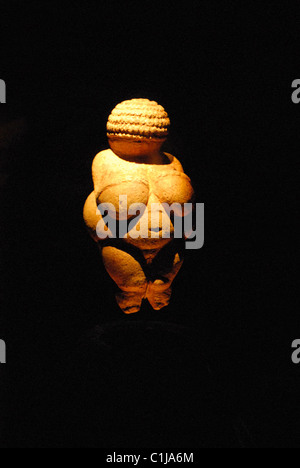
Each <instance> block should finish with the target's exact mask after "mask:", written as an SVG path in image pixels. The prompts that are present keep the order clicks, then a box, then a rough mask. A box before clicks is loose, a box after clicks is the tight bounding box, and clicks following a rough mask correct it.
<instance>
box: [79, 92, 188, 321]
mask: <svg viewBox="0 0 300 468" xmlns="http://www.w3.org/2000/svg"><path fill="white" fill-rule="evenodd" d="M169 126H170V120H169V117H168V114H167V113H166V111H165V110H164V108H163V107H162V106H160V105H158V104H157V103H156V102H154V101H149V100H148V99H132V100H130V101H124V102H122V103H120V104H118V105H117V106H116V107H115V109H113V111H112V113H111V115H110V116H109V119H108V123H107V136H108V141H109V146H110V149H107V150H105V151H101V152H100V153H99V154H97V156H96V157H95V159H94V161H93V167H92V175H93V182H94V191H93V192H92V193H91V194H90V196H89V197H88V199H87V201H86V203H85V206H84V220H85V223H86V225H87V227H88V230H89V232H90V234H91V236H92V237H93V239H94V240H95V241H96V242H97V243H98V245H99V248H100V252H101V256H102V260H103V263H104V266H105V268H106V270H107V272H108V273H109V275H110V276H111V278H112V279H113V280H114V282H115V283H116V285H117V292H116V299H117V303H118V305H119V306H120V308H121V309H122V310H123V312H125V313H126V314H131V313H135V312H138V311H139V310H140V308H141V305H142V301H143V299H148V301H149V303H150V304H151V306H152V307H153V309H155V310H160V309H162V308H163V307H165V306H167V305H168V304H169V302H170V298H171V293H172V289H171V286H172V282H173V280H174V279H175V277H176V275H177V273H178V272H179V270H180V268H181V266H182V263H183V256H184V249H185V247H184V239H177V238H175V237H176V236H174V223H175V221H174V218H176V217H183V216H186V214H187V213H186V212H185V211H184V210H183V209H182V210H181V209H180V207H183V206H185V204H191V203H193V198H194V191H193V188H192V185H191V181H190V179H189V177H188V176H187V175H186V174H185V173H184V171H183V168H182V166H181V164H180V162H179V161H178V159H176V158H175V157H174V156H172V155H171V154H168V153H165V152H162V151H161V147H162V144H163V143H164V142H165V141H166V139H167V136H168V129H169ZM125 202H126V207H125V206H124V205H125ZM171 205H173V206H175V207H177V208H176V209H175V210H173V211H171V212H168V210H166V209H164V208H162V207H164V206H171ZM100 206H104V207H105V206H113V207H114V210H112V211H110V213H109V216H110V217H114V218H115V219H114V220H113V221H114V222H115V224H121V223H122V226H123V232H122V235H119V236H115V235H112V232H110V228H109V223H105V222H103V219H104V217H106V216H105V215H104V211H101V210H99V207H100ZM128 207H131V209H128ZM132 207H133V208H134V207H135V208H137V207H138V208H139V210H137V209H136V210H134V209H132ZM143 207H144V208H143ZM174 211H175V212H174ZM111 213H113V215H112V214H111ZM153 220H156V221H154V222H153ZM106 221H107V219H106ZM124 222H125V230H124ZM166 227H168V229H166ZM101 231H102V233H103V232H104V234H105V235H101ZM118 232H119V231H118ZM137 233H138V234H137Z"/></svg>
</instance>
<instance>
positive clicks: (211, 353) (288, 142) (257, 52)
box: [0, 0, 300, 448]
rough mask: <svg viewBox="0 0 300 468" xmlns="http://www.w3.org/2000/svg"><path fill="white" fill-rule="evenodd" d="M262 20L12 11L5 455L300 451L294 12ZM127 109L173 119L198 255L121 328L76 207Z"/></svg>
mask: <svg viewBox="0 0 300 468" xmlns="http://www.w3.org/2000/svg"><path fill="white" fill-rule="evenodd" d="M261 3H262V2H237V1H236V2H235V1H226V2H219V1H218V2H217V1H213V0H210V1H194V2H168V1H161V2H159V3H155V2H149V1H144V2H139V3H138V4H136V3H133V2H119V3H117V2H114V1H110V2H104V1H101V2H95V3H93V2H89V3H88V4H87V2H76V3H75V2H74V4H73V5H72V7H69V8H68V9H65V8H63V6H62V3H57V4H56V3H55V2H39V3H36V4H34V2H18V1H9V2H8V1H7V2H1V8H0V15H1V44H0V47H1V53H0V57H1V64H0V67H1V68H0V78H2V79H4V80H5V81H6V84H7V104H6V105H5V106H4V105H2V106H1V109H0V125H1V127H0V138H1V139H0V149H1V174H2V175H1V177H2V178H1V191H0V196H1V227H0V236H1V243H2V246H3V248H2V252H1V254H2V259H1V278H2V279H1V298H2V304H3V305H2V306H1V318H0V325H1V330H0V331H1V333H0V334H1V336H0V338H2V339H5V341H6V343H7V353H8V356H7V361H8V362H7V365H6V366H3V365H2V366H1V369H0V371H1V385H0V395H1V404H0V411H1V416H2V417H1V425H0V430H1V429H2V446H3V447H123V448H126V447H151V446H158V447H162V448H165V447H171V446H173V447H299V446H300V439H299V436H300V432H299V417H300V415H299V404H298V398H297V397H296V396H298V392H299V366H296V365H294V364H292V362H291V353H292V350H291V343H292V341H293V340H294V339H296V338H300V336H299V333H300V331H299V318H298V317H297V316H298V315H299V307H298V306H297V304H296V276H295V269H296V230H295V228H296V217H297V208H296V164H297V161H298V153H299V144H298V142H299V136H298V135H299V123H300V122H299V112H300V107H297V106H296V105H294V104H293V103H292V101H291V93H292V89H291V83H292V81H293V80H294V79H296V78H300V77H299V76H298V75H299V58H298V57H299V51H297V50H296V47H295V46H296V44H297V40H298V39H299V34H298V33H297V29H298V28H299V7H295V8H296V9H295V8H294V7H293V6H292V4H290V6H289V7H288V6H287V4H286V3H281V5H279V4H278V5H274V2H271V1H265V2H263V4H264V5H263V6H262V5H261ZM133 97H148V98H149V99H155V100H157V101H158V102H159V103H161V104H162V105H163V106H164V107H165V108H166V110H167V111H168V113H169V115H170V118H171V123H172V129H171V136H170V140H169V142H168V150H169V151H170V152H173V153H174V154H175V155H176V156H177V157H178V158H179V159H180V160H181V162H182V164H183V166H184V168H185V171H186V173H187V174H188V175H190V177H191V178H192V181H193V184H194V187H195V189H196V192H197V197H198V201H199V202H204V203H205V246H204V247H203V248H202V249H201V250H199V251H190V252H189V253H188V255H187V259H186V262H185V265H184V268H183V269H182V271H181V272H180V274H179V276H178V278H177V279H176V282H175V285H174V295H173V300H172V303H171V305H170V307H169V308H168V309H166V310H163V311H161V312H154V311H152V310H151V309H150V307H149V306H148V305H147V304H145V306H144V307H143V310H142V311H141V312H140V313H139V314H136V315H133V316H125V315H123V314H122V313H121V312H120V310H119V309H118V307H117V306H116V305H115V302H114V297H113V285H112V283H111V280H110V279H109V278H108V277H107V275H106V274H105V272H104V269H103V267H102V265H101V261H100V256H99V254H98V251H97V247H96V245H95V244H94V243H93V242H92V240H91V239H90V238H89V236H88V234H87V232H86V231H85V227H84V224H83V220H82V207H83V204H84V201H85V199H86V197H87V195H88V194H89V193H90V191H91V190H92V180H91V173H90V169H91V163H92V159H93V157H94V156H95V154H96V153H97V152H98V151H100V150H102V149H105V148H106V147H107V140H106V129H105V126H106V121H107V117H108V115H109V113H110V111H111V109H112V108H113V107H114V106H115V105H116V104H117V103H118V102H120V101H122V100H125V99H130V98H133ZM297 144H298V150H296V147H297Z"/></svg>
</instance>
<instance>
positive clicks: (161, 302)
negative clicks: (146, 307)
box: [147, 241, 184, 310]
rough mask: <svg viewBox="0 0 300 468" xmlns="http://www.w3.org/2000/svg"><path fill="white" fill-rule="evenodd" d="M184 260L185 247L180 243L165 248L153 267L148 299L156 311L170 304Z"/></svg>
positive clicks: (173, 243) (156, 258)
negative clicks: (173, 284)
mask: <svg viewBox="0 0 300 468" xmlns="http://www.w3.org/2000/svg"><path fill="white" fill-rule="evenodd" d="M183 260H184V247H183V246H182V244H180V243H176V242H174V241H173V242H172V244H169V245H167V246H166V247H164V248H163V249H162V250H161V251H160V252H159V253H158V255H157V256H156V257H155V259H154V260H153V262H152V265H151V280H150V282H149V285H148V290H147V299H148V301H149V302H150V304H151V306H152V307H153V309H154V310H160V309H162V308H163V307H166V306H167V305H169V303H170V299H171V295H172V287H171V285H172V283H173V281H174V279H175V277H176V276H177V274H178V272H179V270H180V268H181V267H182V264H183Z"/></svg>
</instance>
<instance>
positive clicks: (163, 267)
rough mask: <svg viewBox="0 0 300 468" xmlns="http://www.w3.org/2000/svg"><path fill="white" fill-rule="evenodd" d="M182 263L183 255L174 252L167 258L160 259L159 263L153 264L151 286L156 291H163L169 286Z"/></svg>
mask: <svg viewBox="0 0 300 468" xmlns="http://www.w3.org/2000/svg"><path fill="white" fill-rule="evenodd" d="M183 261H184V258H183V255H182V254H181V253H180V252H176V253H173V254H172V255H170V256H169V257H168V258H167V257H166V258H165V259H162V258H160V259H159V263H156V262H155V263H154V265H153V267H154V268H153V271H152V284H153V285H154V286H155V288H156V289H157V290H159V291H165V290H167V289H168V288H169V287H170V286H171V284H172V283H173V281H174V279H175V277H176V276H177V274H178V273H179V270H180V268H181V267H182V265H183Z"/></svg>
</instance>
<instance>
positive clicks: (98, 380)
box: [58, 308, 241, 448]
mask: <svg viewBox="0 0 300 468" xmlns="http://www.w3.org/2000/svg"><path fill="white" fill-rule="evenodd" d="M148 312H149V311H147V308H144V312H143V313H141V314H137V315H134V316H129V320H128V317H126V316H125V320H118V321H115V322H113V323H106V324H102V325H97V326H95V327H94V328H92V329H91V330H89V331H88V332H86V333H85V334H84V335H83V336H82V337H81V339H80V340H79V342H78V345H77V347H76V349H75V350H74V352H73V353H72V355H70V356H69V358H68V360H67V362H66V365H65V366H64V368H63V369H62V389H61V390H62V394H61V398H63V404H61V405H60V406H61V407H63V408H64V412H63V413H64V414H63V420H64V421H68V425H67V427H66V425H64V423H62V425H60V428H59V429H58V430H59V431H60V433H59V434H58V436H59V437H58V438H59V439H60V441H61V445H62V446H71V447H96V448H98V447H105V448H113V447H120V448H121V447H124V448H126V447H138V448H147V447H158V448H166V447H178V448H180V447H193V448H195V447H197V448H198V447H199V448H204V447H239V446H241V444H240V442H239V440H238V437H236V430H235V428H234V424H233V421H232V420H231V415H228V414H227V412H226V409H225V404H224V401H222V399H223V396H222V388H220V386H219V387H218V384H217V382H216V381H215V377H214V376H213V374H212V372H211V371H210V367H209V364H208V362H207V361H206V359H205V356H204V355H203V353H202V351H201V343H199V338H198V334H197V331H195V330H194V329H192V328H191V327H187V326H183V325H180V324H176V323H172V322H170V321H169V320H167V321H161V320H159V319H157V320H153V319H152V320H149V315H148ZM160 314H161V312H160ZM138 315H139V316H140V317H143V319H142V320H141V319H140V318H138V317H137V316H138ZM146 317H148V318H147V319H146ZM152 317H153V311H152ZM157 317H158V314H157Z"/></svg>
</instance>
